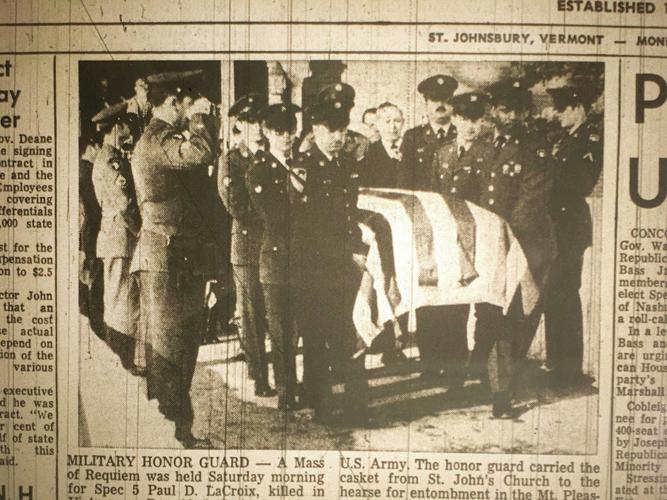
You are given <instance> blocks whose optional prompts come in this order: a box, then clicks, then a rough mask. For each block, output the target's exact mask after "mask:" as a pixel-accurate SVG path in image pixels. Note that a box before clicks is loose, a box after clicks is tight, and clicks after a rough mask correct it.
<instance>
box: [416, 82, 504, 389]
mask: <svg viewBox="0 0 667 500" xmlns="http://www.w3.org/2000/svg"><path fill="white" fill-rule="evenodd" d="M451 104H452V107H453V114H452V123H453V124H454V126H456V129H457V132H458V133H457V136H456V139H455V140H454V141H453V142H451V143H450V144H446V145H445V146H443V147H441V148H440V149H438V151H437V152H436V153H435V158H434V160H433V172H434V177H433V188H434V190H435V191H437V192H439V193H441V194H443V195H444V199H445V202H446V203H447V205H448V207H449V209H450V211H451V212H452V214H453V216H454V219H455V220H456V223H457V226H458V227H457V231H458V243H459V247H460V248H459V263H460V268H461V278H460V281H459V284H460V286H467V285H468V284H470V283H471V282H472V281H474V280H475V279H476V278H477V276H478V274H477V271H476V270H475V267H474V262H475V223H474V220H473V218H472V214H471V213H470V210H469V208H468V206H467V205H466V203H465V201H470V202H473V203H478V202H479V198H480V195H479V179H478V177H479V174H480V172H481V169H483V168H485V166H488V165H490V164H491V163H492V161H493V147H492V146H491V145H489V144H488V143H487V142H485V141H484V140H483V139H482V138H481V132H482V118H483V117H484V114H485V112H486V105H487V98H486V96H485V94H482V93H479V92H468V93H464V94H459V95H457V96H455V97H453V98H452V99H451ZM430 309H431V310H432V311H433V313H432V316H434V317H435V318H436V319H434V320H433V321H434V325H433V328H434V329H435V328H437V329H438V330H437V337H436V338H435V339H434V346H433V347H432V349H431V350H430V351H426V352H424V353H423V355H422V361H424V362H425V363H426V364H427V367H428V366H429V365H431V366H432V365H435V368H440V369H441V370H442V369H444V370H445V372H446V373H447V374H448V379H449V380H448V384H449V389H450V391H452V392H453V395H454V396H457V395H459V394H460V390H461V388H462V386H463V383H464V381H465V372H466V362H467V358H468V346H467V334H466V333H467V323H468V315H469V312H470V307H469V306H468V305H467V304H461V305H449V306H439V307H432V308H430ZM476 311H477V317H478V322H479V321H480V320H481V321H486V320H487V318H488V321H489V322H490V323H491V322H492V321H493V320H498V319H499V316H500V317H502V310H501V309H500V308H496V309H494V306H491V305H489V304H479V305H478V306H477V307H476ZM420 352H421V351H420ZM426 355H428V357H427V356H426ZM431 369H433V368H431Z"/></svg>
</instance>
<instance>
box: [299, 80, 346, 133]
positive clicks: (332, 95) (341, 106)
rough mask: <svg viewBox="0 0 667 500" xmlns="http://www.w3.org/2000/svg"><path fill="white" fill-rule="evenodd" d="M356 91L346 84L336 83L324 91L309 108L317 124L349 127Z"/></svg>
mask: <svg viewBox="0 0 667 500" xmlns="http://www.w3.org/2000/svg"><path fill="white" fill-rule="evenodd" d="M354 96H355V93H354V89H353V88H352V87H351V86H350V85H348V84H346V83H341V82H338V83H334V84H332V85H329V86H327V87H325V88H324V89H322V91H321V92H320V93H319V94H318V95H317V98H316V99H315V102H314V103H313V104H312V105H311V106H310V108H309V114H310V116H311V118H312V120H313V122H315V123H327V124H329V125H332V126H333V128H336V129H337V128H341V127H343V126H347V125H348V124H349V121H350V110H351V109H352V107H353V106H354Z"/></svg>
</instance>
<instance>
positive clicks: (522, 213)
mask: <svg viewBox="0 0 667 500" xmlns="http://www.w3.org/2000/svg"><path fill="white" fill-rule="evenodd" d="M501 137H502V138H500V139H497V140H496V145H494V146H493V147H494V161H493V163H492V164H491V165H489V166H488V167H487V166H485V168H482V169H481V170H480V173H479V184H480V197H479V200H478V201H479V204H480V205H481V206H482V207H484V208H486V209H488V210H491V211H492V212H495V213H496V214H498V215H500V216H501V217H502V218H503V219H505V220H506V221H507V222H509V224H510V227H511V228H512V231H513V232H514V234H515V236H516V237H517V239H518V240H519V243H520V244H521V247H522V248H523V251H524V253H525V255H526V259H527V261H528V267H529V269H530V270H531V272H532V275H533V278H534V280H535V282H536V283H538V284H541V285H543V284H544V280H545V279H546V275H547V271H548V268H549V265H550V263H551V261H552V260H553V257H554V256H555V251H556V242H555V237H554V232H553V225H552V223H551V217H550V216H549V213H548V203H549V196H550V195H551V189H552V185H553V175H552V168H551V164H550V155H549V154H548V151H547V144H546V142H544V141H543V140H541V139H539V138H537V137H535V136H534V135H529V134H528V133H527V131H525V130H517V131H515V132H514V133H512V134H511V135H509V136H501Z"/></svg>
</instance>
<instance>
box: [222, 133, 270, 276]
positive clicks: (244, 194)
mask: <svg viewBox="0 0 667 500" xmlns="http://www.w3.org/2000/svg"><path fill="white" fill-rule="evenodd" d="M254 159H255V156H254V155H253V154H252V152H251V151H250V150H249V149H248V148H247V147H246V146H245V145H244V144H240V145H239V146H238V147H236V148H234V149H232V150H231V151H229V152H228V153H227V156H226V158H225V161H224V162H222V164H221V165H220V175H219V179H218V192H219V193H220V197H221V198H222V203H223V204H224V205H225V208H226V209H227V212H229V215H231V216H232V219H233V222H232V248H231V263H232V264H233V265H236V266H243V265H247V266H257V265H259V247H260V244H261V238H262V222H261V219H260V218H259V214H257V212H256V210H255V209H254V208H253V206H252V205H251V203H250V193H249V192H248V190H247V184H246V178H247V175H248V174H249V172H250V167H251V165H252V164H253V161H254Z"/></svg>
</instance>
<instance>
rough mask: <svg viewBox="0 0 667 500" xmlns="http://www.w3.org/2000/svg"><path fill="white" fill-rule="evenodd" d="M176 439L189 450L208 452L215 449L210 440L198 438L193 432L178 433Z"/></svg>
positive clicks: (175, 435)
mask: <svg viewBox="0 0 667 500" xmlns="http://www.w3.org/2000/svg"><path fill="white" fill-rule="evenodd" d="M174 437H175V438H176V439H177V440H178V441H179V442H180V443H181V444H182V445H183V448H185V449H188V450H208V449H211V448H213V445H212V444H211V441H210V440H209V439H201V438H196V437H195V436H194V435H193V434H192V432H191V431H178V430H177V431H176V433H175V434H174Z"/></svg>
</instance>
